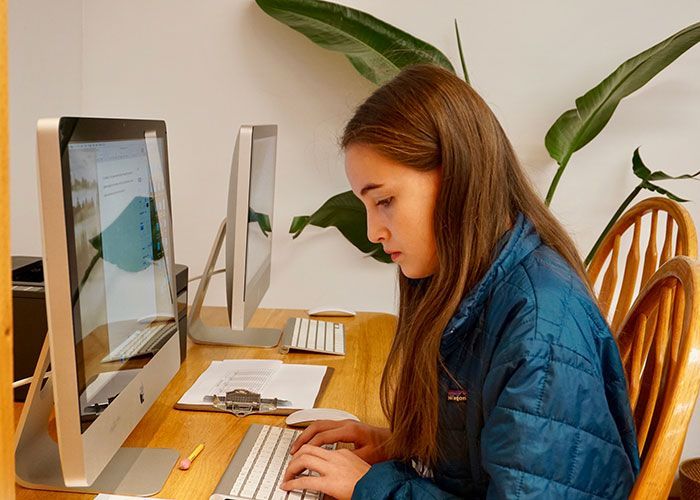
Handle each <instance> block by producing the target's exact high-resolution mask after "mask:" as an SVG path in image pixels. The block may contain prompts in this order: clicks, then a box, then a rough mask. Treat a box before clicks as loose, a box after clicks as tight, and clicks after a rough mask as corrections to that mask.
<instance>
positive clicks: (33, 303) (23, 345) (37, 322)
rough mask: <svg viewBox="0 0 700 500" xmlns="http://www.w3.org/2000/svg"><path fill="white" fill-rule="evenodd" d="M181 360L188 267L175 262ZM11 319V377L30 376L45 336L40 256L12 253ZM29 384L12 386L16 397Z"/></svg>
mask: <svg viewBox="0 0 700 500" xmlns="http://www.w3.org/2000/svg"><path fill="white" fill-rule="evenodd" d="M175 275H176V276H175V286H176V287H177V311H178V327H179V330H180V361H184V360H185V356H186V355H187V280H188V269H187V266H184V265H182V264H175ZM12 322H13V330H14V335H13V336H14V341H13V360H14V380H21V379H24V378H27V377H31V376H32V375H33V374H34V368H35V367H36V362H37V359H38V358H39V353H40V351H41V347H42V346H43V345H44V338H45V337H46V329H47V322H46V300H45V297H44V270H43V266H42V261H41V257H26V256H13V257H12ZM28 390H29V385H28V384H27V385H24V386H22V387H18V388H17V389H15V394H14V398H15V401H24V400H25V398H26V397H27V391H28Z"/></svg>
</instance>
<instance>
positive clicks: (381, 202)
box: [377, 196, 394, 207]
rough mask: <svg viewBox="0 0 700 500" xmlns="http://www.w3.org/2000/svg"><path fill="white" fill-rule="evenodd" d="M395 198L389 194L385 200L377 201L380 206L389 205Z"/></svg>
mask: <svg viewBox="0 0 700 500" xmlns="http://www.w3.org/2000/svg"><path fill="white" fill-rule="evenodd" d="M393 200H394V197H393V196H389V197H388V198H384V199H383V200H379V201H378V202H377V206H378V207H388V206H389V205H391V202H392V201H393Z"/></svg>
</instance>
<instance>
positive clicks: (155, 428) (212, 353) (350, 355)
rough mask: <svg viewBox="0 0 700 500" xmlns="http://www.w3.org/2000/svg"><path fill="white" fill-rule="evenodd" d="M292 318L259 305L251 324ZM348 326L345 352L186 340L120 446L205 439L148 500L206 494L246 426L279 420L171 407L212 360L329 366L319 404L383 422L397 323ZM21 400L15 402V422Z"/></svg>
mask: <svg viewBox="0 0 700 500" xmlns="http://www.w3.org/2000/svg"><path fill="white" fill-rule="evenodd" d="M290 316H302V317H304V316H305V314H304V312H303V311H297V310H282V309H260V310H258V311H257V312H256V313H255V316H253V319H252V321H251V326H254V327H255V326H258V327H262V326H268V327H275V328H282V327H283V326H284V324H285V322H286V320H287V318H289V317H290ZM204 319H205V321H206V322H208V323H211V324H219V325H223V324H225V323H226V312H225V309H224V308H205V310H204ZM331 319H332V320H333V321H338V322H341V323H345V325H346V334H345V335H346V352H347V355H346V356H344V357H342V356H330V355H322V354H301V353H290V354H287V355H281V354H280V353H279V352H278V351H277V350H276V349H256V348H245V347H224V346H205V345H199V344H192V343H191V342H190V341H189V340H188V351H187V359H186V360H185V362H184V363H183V364H182V366H181V367H180V370H179V371H178V373H177V374H176V375H175V377H174V378H173V380H172V381H171V382H170V384H169V385H168V387H167V388H166V389H165V391H163V394H161V396H160V397H159V398H158V400H157V401H156V402H155V403H154V404H153V406H152V407H151V409H150V410H149V411H148V413H147V414H146V416H145V417H144V418H143V420H142V421H141V422H140V423H139V425H138V426H137V427H136V429H134V431H133V432H132V433H131V435H130V436H129V438H128V439H127V440H126V442H125V443H124V446H137V447H151V448H157V447H161V448H174V449H175V450H177V451H178V452H179V453H180V455H181V456H187V455H188V454H189V453H190V452H191V451H192V450H193V449H194V447H195V446H197V444H199V443H204V444H205V447H204V451H202V453H201V454H200V455H199V457H198V458H197V460H196V461H195V462H194V463H193V464H192V467H191V468H190V470H189V471H181V470H179V469H177V468H175V469H173V471H172V472H171V473H170V477H169V478H168V480H167V482H166V483H165V487H164V488H163V490H162V491H161V492H160V493H159V494H157V495H156V496H155V497H153V498H173V499H177V500H180V499H183V500H184V499H187V500H190V499H191V500H197V499H208V498H209V495H210V494H211V493H212V491H213V490H214V488H215V487H216V484H217V483H218V482H219V479H220V477H221V475H222V474H223V472H224V470H225V468H226V466H227V465H228V463H229V460H230V459H231V457H232V456H233V453H234V452H235V450H236V448H237V446H238V444H239V442H240V441H241V439H242V438H243V435H244V434H245V431H246V430H247V429H248V427H249V426H250V424H252V423H260V424H271V425H280V426H284V417H280V416H262V415H255V416H248V417H244V418H238V417H235V416H233V415H229V414H224V413H214V412H203V411H183V410H175V409H174V408H173V405H174V404H175V402H176V401H177V400H178V399H179V398H180V396H181V395H182V394H183V393H184V392H185V391H186V390H187V389H188V388H189V387H190V386H191V385H192V384H193V383H194V381H195V380H196V379H197V377H198V376H199V375H200V374H201V373H202V372H203V371H204V370H205V369H206V368H207V366H209V363H210V362H211V361H213V360H221V359H235V358H258V359H282V360H284V362H285V363H303V364H318V365H326V366H331V367H333V369H334V372H333V376H332V377H331V379H330V382H329V384H328V387H327V388H326V390H325V392H324V393H323V394H322V396H321V399H320V401H319V405H318V406H320V407H324V408H338V409H342V410H346V411H349V412H350V413H353V414H355V415H357V416H358V417H359V418H360V420H362V421H363V422H366V423H368V424H371V425H382V426H383V425H386V420H385V418H384V415H383V414H382V411H381V406H380V403H379V382H380V380H381V375H382V370H383V368H384V362H385V360H386V356H387V354H388V352H389V347H390V345H391V339H392V336H393V332H394V328H395V326H396V318H395V317H394V316H392V315H389V314H380V313H358V314H357V316H356V317H354V318H336V319H333V318H331ZM21 407H22V405H21V404H19V403H16V404H15V425H16V423H17V421H18V420H19V414H20V411H21ZM16 495H17V499H44V498H61V499H74V500H78V499H88V498H93V497H94V495H85V494H76V493H58V492H48V491H40V490H29V489H25V488H22V487H20V486H17V487H16Z"/></svg>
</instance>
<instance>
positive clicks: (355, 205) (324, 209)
mask: <svg viewBox="0 0 700 500" xmlns="http://www.w3.org/2000/svg"><path fill="white" fill-rule="evenodd" d="M309 224H311V225H312V226H318V227H330V226H334V227H335V228H337V229H338V231H340V232H341V233H342V234H343V236H345V238H347V240H348V241H349V242H350V243H352V244H353V245H355V247H357V248H358V249H359V250H360V251H361V252H362V253H365V254H368V255H370V256H371V257H372V258H374V259H377V260H378V261H380V262H391V257H389V255H387V254H386V253H384V250H382V246H381V245H379V244H377V243H372V242H371V241H369V240H368V239H367V212H366V210H365V207H364V205H363V204H362V202H361V201H360V200H358V199H357V196H355V194H354V193H353V192H352V191H345V192H344V193H340V194H337V195H335V196H333V197H332V198H330V199H328V201H326V202H325V203H324V204H323V205H321V208H319V209H318V210H316V211H315V212H314V213H313V214H311V215H301V216H298V217H294V219H293V220H292V225H291V227H290V228H289V232H290V233H292V234H294V238H296V237H297V236H299V235H300V234H301V232H302V231H303V230H304V229H305V228H306V226H308V225H309Z"/></svg>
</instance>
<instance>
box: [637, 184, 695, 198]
mask: <svg viewBox="0 0 700 500" xmlns="http://www.w3.org/2000/svg"><path fill="white" fill-rule="evenodd" d="M640 186H642V187H643V188H644V189H648V190H649V191H655V192H657V193H659V194H663V195H664V196H667V197H668V198H671V199H672V200H673V201H677V202H678V203H685V202H687V201H690V200H685V199H683V198H680V197H678V196H676V195H675V194H673V193H672V192H670V191H669V190H668V189H664V188H662V187H661V186H657V185H656V184H652V183H651V182H649V181H642V183H641V184H640Z"/></svg>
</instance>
